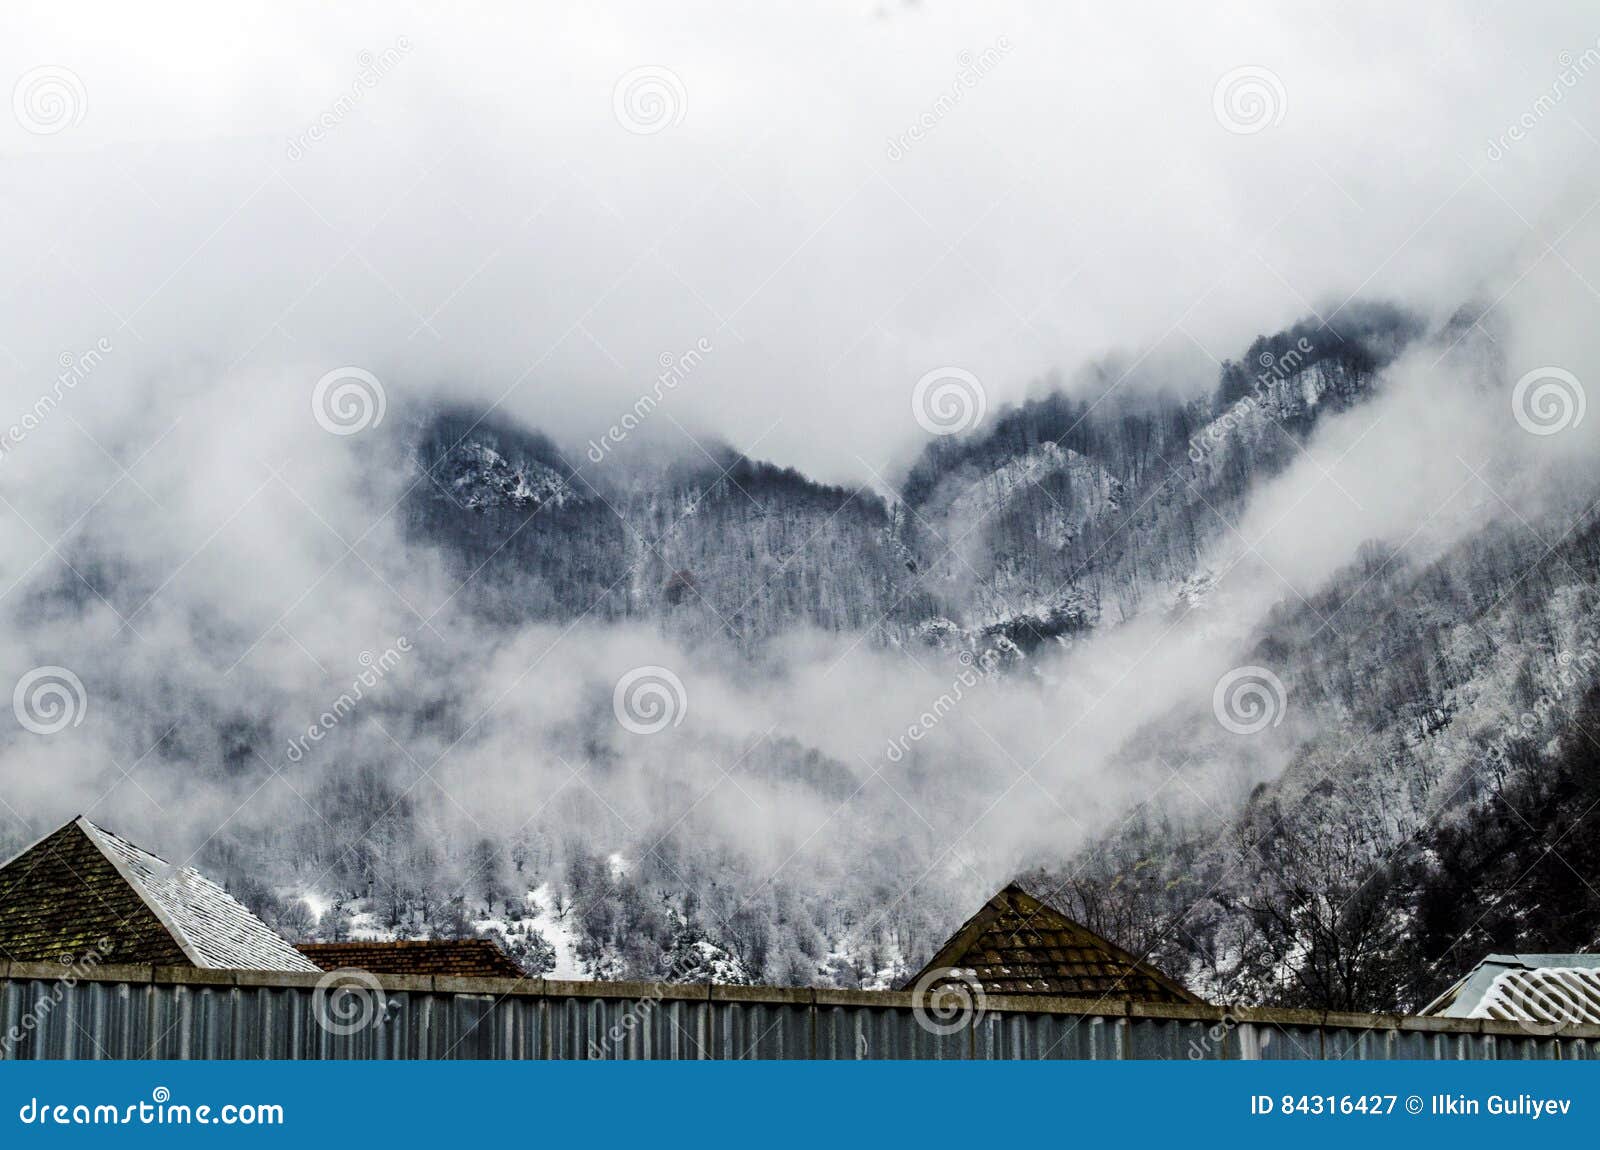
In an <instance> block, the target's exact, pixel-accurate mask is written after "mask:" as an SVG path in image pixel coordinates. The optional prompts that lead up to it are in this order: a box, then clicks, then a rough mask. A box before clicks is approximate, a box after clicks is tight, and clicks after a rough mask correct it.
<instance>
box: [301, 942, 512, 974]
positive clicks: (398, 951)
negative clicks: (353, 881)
mask: <svg viewBox="0 0 1600 1150" xmlns="http://www.w3.org/2000/svg"><path fill="white" fill-rule="evenodd" d="M300 953H301V954H303V955H305V956H306V957H307V958H309V959H311V961H312V962H314V963H316V964H317V965H318V966H319V967H321V968H322V969H323V970H340V969H355V970H365V971H368V972H369V973H372V974H441V975H456V976H475V977H485V978H525V977H527V976H526V974H525V972H524V971H523V969H522V968H521V967H520V966H518V965H517V964H516V962H514V961H513V960H512V958H511V957H510V956H509V955H508V954H506V952H505V951H503V950H501V949H500V948H499V947H498V946H496V945H495V943H494V942H493V941H492V940H491V939H487V938H430V939H405V940H403V941H400V942H303V943H301V944H300Z"/></svg>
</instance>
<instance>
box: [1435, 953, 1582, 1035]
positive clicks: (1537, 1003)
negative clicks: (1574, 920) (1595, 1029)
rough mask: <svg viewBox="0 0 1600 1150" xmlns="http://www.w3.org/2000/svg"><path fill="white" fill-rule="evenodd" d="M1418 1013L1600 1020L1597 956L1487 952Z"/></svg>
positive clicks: (1551, 1021) (1555, 1021)
mask: <svg viewBox="0 0 1600 1150" xmlns="http://www.w3.org/2000/svg"><path fill="white" fill-rule="evenodd" d="M1422 1013H1423V1014H1425V1015H1434V1016H1436V1017H1440V1018H1494V1019H1499V1020H1500V1021H1502V1022H1530V1023H1537V1024H1541V1025H1548V1026H1555V1027H1559V1026H1564V1025H1568V1024H1580V1023H1600V954H1491V955H1488V956H1486V957H1485V958H1484V959H1483V961H1482V962H1480V963H1478V965H1477V966H1475V967H1473V968H1472V969H1471V970H1470V971H1468V972H1467V974H1466V976H1465V977H1464V978H1462V979H1461V980H1460V981H1459V982H1457V983H1456V984H1455V985H1454V986H1452V987H1451V988H1450V989H1449V990H1447V991H1445V992H1444V993H1443V994H1441V995H1440V996H1439V997H1438V998H1436V999H1434V1000H1433V1001H1432V1002H1430V1003H1429V1004H1428V1005H1427V1006H1425V1007H1423V1008H1422Z"/></svg>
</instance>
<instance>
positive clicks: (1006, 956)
mask: <svg viewBox="0 0 1600 1150" xmlns="http://www.w3.org/2000/svg"><path fill="white" fill-rule="evenodd" d="M938 970H950V971H953V972H964V973H965V972H970V974H969V976H970V977H972V978H975V979H976V980H977V981H978V983H979V984H980V985H981V986H982V987H983V989H984V991H985V993H988V994H1040V995H1052V996H1060V997H1065V998H1093V999H1100V998H1107V999H1130V1000H1132V1001H1134V1002H1161V1003H1175V1002H1199V1001H1200V999H1199V998H1198V997H1196V996H1195V995H1194V994H1192V993H1190V992H1189V991H1188V990H1187V989H1185V988H1184V987H1183V986H1181V985H1180V984H1178V983H1177V982H1175V981H1173V980H1172V979H1170V978H1168V977H1167V976H1166V975H1164V974H1162V973H1161V972H1160V971H1159V970H1156V969H1155V968H1154V967H1152V966H1150V965H1149V964H1147V963H1144V962H1141V961H1139V960H1138V959H1137V958H1135V957H1134V956H1133V955H1131V954H1129V953H1128V952H1127V951H1125V950H1123V949H1122V948H1121V947H1119V946H1117V945H1116V944H1114V943H1111V942H1107V941H1106V940H1105V939H1103V938H1101V937H1100V936H1099V935H1097V934H1095V933H1094V932H1093V931H1091V930H1089V929H1088V928H1087V927H1085V926H1081V925H1080V924H1078V923H1076V922H1073V921H1072V920H1071V919H1070V918H1068V917H1067V916H1066V915H1064V914H1062V913H1061V912H1060V911H1058V910H1056V909H1055V908H1054V907H1051V906H1047V905H1046V904H1044V903H1042V902H1040V901H1039V900H1038V899H1036V898H1034V897H1033V896H1032V895H1030V894H1029V893H1028V892H1027V891H1025V890H1023V889H1022V888H1021V887H1020V886H1018V885H1016V884H1015V883H1013V884H1011V885H1010V886H1008V887H1006V888H1005V889H1004V890H1002V891H1001V892H1000V893H999V894H997V895H995V896H994V897H993V898H992V899H990V900H989V901H988V902H987V903H986V904H985V905H984V907H983V909H982V910H980V911H979V912H978V913H977V914H976V915H974V916H973V917H972V918H970V919H969V920H967V922H966V924H965V925H963V926H962V928H961V929H960V930H958V931H957V932H956V933H955V935H954V937H952V938H951V939H950V941H949V942H947V943H946V944H945V945H944V947H943V949H941V950H940V951H939V953H938V954H936V955H934V956H933V959H932V961H930V962H929V963H928V965H927V966H925V967H924V968H923V969H922V970H920V971H918V972H917V974H916V975H914V976H913V977H912V978H911V979H910V980H909V981H908V982H907V983H906V985H907V986H908V987H912V986H916V985H917V984H918V983H919V982H920V981H921V980H922V979H923V978H924V977H926V976H928V975H930V974H931V973H932V972H934V971H938Z"/></svg>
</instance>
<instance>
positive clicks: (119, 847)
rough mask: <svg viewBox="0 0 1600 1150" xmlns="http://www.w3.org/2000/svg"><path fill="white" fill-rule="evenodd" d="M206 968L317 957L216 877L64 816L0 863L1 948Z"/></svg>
mask: <svg viewBox="0 0 1600 1150" xmlns="http://www.w3.org/2000/svg"><path fill="white" fill-rule="evenodd" d="M91 951H93V952H95V953H97V954H98V955H99V961H101V962H114V963H151V964H156V965H165V966H197V967H205V968H211V969H237V970H286V971H301V972H306V973H310V972H314V971H316V970H317V966H316V965H315V964H314V963H312V962H310V961H309V960H307V959H306V957H305V956H304V955H302V954H301V953H300V952H299V951H297V950H295V948H294V947H292V946H290V945H289V943H288V941H287V940H285V939H284V938H283V937H281V936H280V935H279V934H278V933H277V932H275V931H274V930H273V929H272V928H271V927H269V926H268V925H267V924H266V923H264V922H262V921H261V920H260V919H259V918H257V917H256V916H255V915H253V914H251V913H250V911H249V909H248V908H247V907H245V906H244V904H243V903H241V902H239V901H238V900H237V899H235V898H234V897H233V896H232V895H230V894H229V893H228V892H227V891H225V890H223V889H222V888H221V887H220V886H218V885H217V884H216V883H214V882H212V881H211V880H210V879H208V878H206V877H205V876H204V875H202V874H201V873H200V872H199V871H197V870H195V869H194V868H192V867H178V866H173V865H172V864H171V863H169V862H167V861H166V860H165V859H163V858H160V857H158V856H156V855H153V854H151V853H150V852H149V851H147V850H144V849H142V848H141V847H137V846H135V845H134V844H133V843H131V842H129V841H128V840H127V839H124V838H121V837H119V836H117V835H114V834H112V833H111V832H110V831H108V830H106V829H105V828H104V827H99V826H96V825H95V824H94V823H92V822H90V821H89V820H88V819H86V818H76V819H73V820H72V821H71V822H70V823H68V824H67V825H66V826H64V827H62V828H61V829H60V830H58V831H55V832H54V833H52V834H50V835H47V836H45V837H44V838H43V839H41V840H40V841H39V842H37V843H35V844H34V845H33V846H31V847H29V848H27V849H26V850H24V851H23V852H22V853H21V854H19V855H17V856H16V857H15V858H13V859H12V860H11V861H10V862H8V863H6V864H5V865H4V866H3V867H0V955H4V956H5V957H6V958H9V959H11V960H12V961H17V962H25V961H31V962H39V961H46V960H50V959H59V958H60V957H61V956H62V955H64V954H70V955H72V956H73V957H75V958H82V957H85V956H87V955H88V954H89V953H90V952H91Z"/></svg>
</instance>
